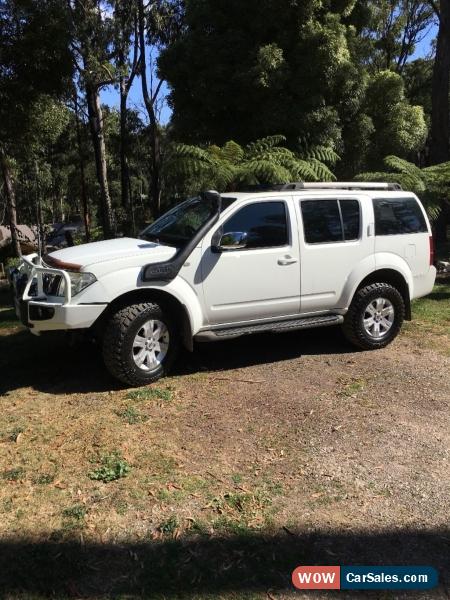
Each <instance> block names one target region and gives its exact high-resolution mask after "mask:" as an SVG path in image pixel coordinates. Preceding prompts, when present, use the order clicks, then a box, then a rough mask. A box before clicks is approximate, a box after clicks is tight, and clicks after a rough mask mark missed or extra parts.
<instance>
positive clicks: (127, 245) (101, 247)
mask: <svg viewBox="0 0 450 600" xmlns="http://www.w3.org/2000/svg"><path fill="white" fill-rule="evenodd" d="M175 252H176V248H173V247H171V246H161V245H160V244H156V243H154V242H147V241H145V240H139V239H134V238H118V239H116V240H105V241H102V242H92V243H90V244H81V245H80V246H71V247H70V248H64V249H62V250H57V251H56V252H52V253H51V254H50V255H49V256H50V257H51V258H53V259H56V260H58V261H62V262H63V263H67V264H69V265H80V266H81V268H82V270H83V271H86V270H88V269H89V267H91V266H92V265H99V264H101V263H111V262H115V261H121V262H123V261H124V260H125V261H126V259H129V261H130V263H133V264H135V263H136V262H138V263H140V262H141V260H142V264H144V263H154V262H160V261H164V260H168V259H169V258H171V257H172V256H173V255H174V254H175ZM44 261H45V259H44Z"/></svg>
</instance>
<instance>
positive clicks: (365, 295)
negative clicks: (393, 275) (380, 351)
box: [342, 283, 405, 350]
mask: <svg viewBox="0 0 450 600" xmlns="http://www.w3.org/2000/svg"><path fill="white" fill-rule="evenodd" d="M404 318H405V303H404V300H403V297H402V295H401V294H400V292H399V291H398V290H397V289H396V288H395V287H393V286H392V285H389V284H388V283H372V284H371V285H367V286H365V287H363V288H361V289H359V290H358V291H357V292H356V294H355V296H354V298H353V301H352V303H351V305H350V308H349V309H348V312H347V314H346V315H345V319H344V324H343V327H342V328H343V331H344V334H345V335H346V337H347V338H348V339H349V340H350V342H352V344H354V345H355V346H357V347H358V348H362V349H363V350H375V349H377V348H384V347H385V346H387V345H388V344H390V343H391V342H392V340H393V339H394V338H395V337H396V336H397V335H398V333H399V331H400V329H401V326H402V324H403V320H404Z"/></svg>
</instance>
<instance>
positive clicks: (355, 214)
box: [339, 200, 360, 240]
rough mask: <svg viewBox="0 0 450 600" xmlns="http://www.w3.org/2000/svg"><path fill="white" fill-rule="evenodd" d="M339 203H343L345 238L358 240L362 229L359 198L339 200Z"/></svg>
mask: <svg viewBox="0 0 450 600" xmlns="http://www.w3.org/2000/svg"><path fill="white" fill-rule="evenodd" d="M339 204H340V205H341V213H342V222H343V224H344V237H345V240H357V239H358V238H359V229H360V216H359V202H358V200H339Z"/></svg>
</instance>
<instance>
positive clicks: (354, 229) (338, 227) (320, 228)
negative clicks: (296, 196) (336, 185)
mask: <svg viewBox="0 0 450 600" xmlns="http://www.w3.org/2000/svg"><path fill="white" fill-rule="evenodd" d="M300 206H301V211H302V218H303V231H304V235H305V241H306V242H307V243H308V244H325V243H327V242H344V241H350V240H356V239H358V238H359V232H360V221H361V217H360V210H359V202H358V201H357V200H303V201H302V202H301V203H300Z"/></svg>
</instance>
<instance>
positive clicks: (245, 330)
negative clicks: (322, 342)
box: [194, 315, 344, 342]
mask: <svg viewBox="0 0 450 600" xmlns="http://www.w3.org/2000/svg"><path fill="white" fill-rule="evenodd" d="M343 322H344V317H343V316H342V315H325V316H321V317H304V318H303V319H293V320H291V321H275V322H273V321H272V322H271V323H261V324H259V325H246V326H245V327H227V328H226V329H208V330H205V331H200V332H199V333H197V335H196V336H195V338H194V339H195V341H196V342H212V341H218V340H224V339H230V338H236V337H240V336H241V335H250V334H252V333H264V332H268V331H270V332H272V333H282V332H284V331H294V330H297V329H312V328H313V327H327V326H330V325H340V324H341V323H343Z"/></svg>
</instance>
